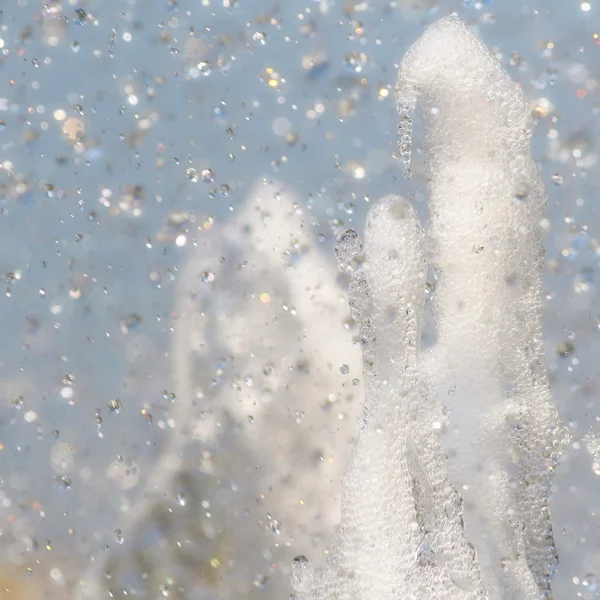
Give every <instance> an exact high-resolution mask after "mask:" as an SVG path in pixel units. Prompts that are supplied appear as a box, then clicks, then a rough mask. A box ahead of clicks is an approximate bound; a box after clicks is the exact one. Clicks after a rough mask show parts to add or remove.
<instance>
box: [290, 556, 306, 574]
mask: <svg viewBox="0 0 600 600" xmlns="http://www.w3.org/2000/svg"><path fill="white" fill-rule="evenodd" d="M308 566H309V562H308V558H306V556H304V555H303V554H300V555H299V556H296V557H295V558H294V560H293V561H292V569H294V571H297V570H304V569H308Z"/></svg>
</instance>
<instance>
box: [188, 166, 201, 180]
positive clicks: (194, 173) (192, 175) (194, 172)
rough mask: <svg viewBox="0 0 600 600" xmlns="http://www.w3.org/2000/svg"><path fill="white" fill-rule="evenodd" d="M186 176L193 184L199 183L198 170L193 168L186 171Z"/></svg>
mask: <svg viewBox="0 0 600 600" xmlns="http://www.w3.org/2000/svg"><path fill="white" fill-rule="evenodd" d="M185 176H186V177H187V178H188V179H189V180H190V181H192V182H193V183H197V182H198V171H197V170H196V169H194V168H193V167H190V168H189V169H186V171H185Z"/></svg>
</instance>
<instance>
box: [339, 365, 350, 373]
mask: <svg viewBox="0 0 600 600" xmlns="http://www.w3.org/2000/svg"><path fill="white" fill-rule="evenodd" d="M340 373H341V374H342V375H348V373H350V367H349V366H348V365H346V364H344V365H342V366H341V367H340Z"/></svg>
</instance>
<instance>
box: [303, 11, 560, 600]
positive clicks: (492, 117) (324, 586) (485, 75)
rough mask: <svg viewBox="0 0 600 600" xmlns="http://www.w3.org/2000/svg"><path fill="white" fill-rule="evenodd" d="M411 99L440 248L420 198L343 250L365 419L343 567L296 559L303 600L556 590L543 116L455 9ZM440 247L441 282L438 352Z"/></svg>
mask: <svg viewBox="0 0 600 600" xmlns="http://www.w3.org/2000/svg"><path fill="white" fill-rule="evenodd" d="M396 99H397V104H398V110H399V112H400V117H401V126H400V135H399V137H400V143H401V148H400V151H401V156H402V158H403V160H404V162H405V166H406V168H407V169H408V171H407V173H406V175H407V176H409V175H410V134H411V132H412V115H413V113H414V110H415V106H416V102H417V101H418V103H419V104H420V107H421V113H422V116H423V122H424V131H425V145H426V149H427V152H428V161H427V180H428V186H429V194H430V204H429V207H430V215H431V219H430V226H429V230H428V232H427V234H426V238H425V243H424V242H423V239H422V236H421V233H420V228H419V225H418V223H417V220H416V217H415V215H414V214H413V212H412V209H411V207H410V205H409V204H408V203H407V202H406V201H404V200H401V199H398V198H396V199H386V200H384V201H383V202H382V203H381V204H380V205H378V206H376V207H374V209H373V210H372V212H371V213H370V215H369V220H368V224H367V230H366V234H365V248H364V262H363V261H362V260H357V256H360V254H361V249H360V241H359V240H358V238H357V236H356V235H355V234H351V235H346V236H345V237H344V238H343V239H341V240H340V242H339V243H340V250H339V251H338V254H339V256H340V257H341V260H340V264H341V268H342V270H343V271H346V272H347V273H348V274H349V287H348V290H349V296H350V301H351V305H352V304H353V305H354V307H355V311H356V313H357V318H358V319H359V320H360V321H361V323H362V325H363V330H364V335H363V338H364V341H365V346H364V349H363V357H364V362H365V378H366V390H365V393H366V398H365V427H364V429H363V431H361V433H360V435H359V438H358V441H357V444H356V447H355V449H354V452H353V455H352V458H351V460H350V463H349V465H348V468H347V471H346V475H345V478H344V482H343V486H344V487H343V500H342V519H341V523H340V527H339V531H338V534H337V537H336V540H335V542H334V544H333V546H332V549H331V552H330V557H329V559H328V562H327V564H326V566H325V568H324V569H323V570H320V571H317V572H313V571H312V569H311V568H310V565H307V564H306V563H305V562H304V561H296V563H295V569H294V575H293V584H294V586H295V589H296V592H297V596H298V600H309V599H310V600H326V599H329V600H333V599H335V600H371V599H372V600H387V599H389V600H392V599H394V600H396V599H397V598H403V599H405V598H406V599H413V598H414V599H415V600H416V599H417V598H418V599H423V598H428V599H432V600H436V599H439V600H450V599H452V600H454V599H463V598H464V599H467V598H468V599H476V598H477V599H482V598H489V599H495V598H498V599H500V598H501V599H504V600H521V599H523V600H524V599H534V598H536V599H537V598H547V597H549V594H550V578H551V576H552V573H553V571H554V569H555V567H556V564H557V558H556V552H555V549H554V544H553V539H552V529H551V524H550V518H549V513H548V488H549V482H550V477H551V474H552V471H553V469H554V467H555V465H556V461H557V457H558V455H559V453H560V451H561V450H562V447H563V446H564V443H565V433H564V428H563V427H562V425H561V423H560V420H559V417H558V414H557V411H556V408H555V405H554V404H553V402H552V398H551V396H550V392H549V386H548V380H547V375H546V368H545V364H544V355H543V348H542V337H541V309H540V297H539V296H540V290H541V271H542V260H543V259H542V256H543V253H542V245H541V242H540V237H539V234H538V230H537V224H538V222H539V220H540V218H541V215H542V212H543V208H544V206H545V202H546V197H545V192H544V188H543V185H542V184H541V182H540V179H539V176H538V173H537V169H536V166H535V163H534V162H533V160H532V158H531V154H530V149H529V146H530V137H531V130H532V127H533V122H532V119H531V116H530V111H529V108H528V105H527V103H526V101H525V99H524V97H523V93H522V91H521V90H520V88H519V87H518V86H517V85H516V84H515V83H514V82H513V81H511V79H510V78H509V77H508V75H507V74H506V73H505V72H504V71H503V70H502V68H501V66H500V64H499V63H498V61H497V60H496V58H495V57H494V56H493V55H492V54H491V53H490V52H489V51H488V50H487V49H486V48H485V46H484V45H483V44H482V43H481V42H480V41H479V40H478V39H477V38H476V37H475V36H474V35H473V34H472V33H471V32H470V31H469V29H468V28H467V27H466V26H465V25H464V24H463V23H462V22H461V21H460V20H459V19H458V18H456V17H449V18H444V19H441V20H440V21H438V22H436V23H435V24H434V25H432V26H431V27H429V28H428V29H427V30H426V32H425V33H424V34H423V36H422V37H421V38H420V39H419V40H418V41H417V42H416V43H415V44H414V45H413V46H412V47H411V49H410V50H409V51H408V53H407V54H406V56H405V58H404V60H403V62H402V64H401V67H400V70H399V74H398V85H397V91H396ZM424 246H425V247H426V248H427V252H428V259H429V262H430V263H431V266H432V267H433V268H435V269H436V271H437V273H438V278H439V280H438V284H437V289H436V292H435V318H436V328H437V344H436V346H435V347H434V349H433V350H432V351H431V352H429V353H428V354H427V355H426V356H422V355H421V354H420V353H419V350H418V341H419V335H418V332H419V331H420V320H421V318H422V302H423V292H424V273H425V268H426V266H425V258H424V249H423V247H424ZM443 432H445V433H446V435H445V436H444V435H442V433H443ZM446 455H447V456H448V460H446ZM459 493H460V495H459ZM461 498H462V500H461ZM463 504H464V507H463ZM463 518H464V521H465V525H464V527H463ZM473 547H474V549H475V552H473Z"/></svg>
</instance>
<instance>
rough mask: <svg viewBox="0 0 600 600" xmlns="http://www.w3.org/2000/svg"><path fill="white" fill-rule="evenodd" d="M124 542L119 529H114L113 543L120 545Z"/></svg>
mask: <svg viewBox="0 0 600 600" xmlns="http://www.w3.org/2000/svg"><path fill="white" fill-rule="evenodd" d="M124 541H125V538H124V537H123V532H122V531H121V530H120V529H115V542H117V544H122V543H123V542H124Z"/></svg>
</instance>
